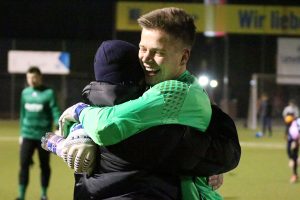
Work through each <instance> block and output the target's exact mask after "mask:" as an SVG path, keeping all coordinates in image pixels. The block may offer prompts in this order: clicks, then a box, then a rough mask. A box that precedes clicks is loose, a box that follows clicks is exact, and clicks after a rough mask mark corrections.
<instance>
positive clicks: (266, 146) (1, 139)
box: [0, 136, 285, 149]
mask: <svg viewBox="0 0 300 200" xmlns="http://www.w3.org/2000/svg"><path fill="white" fill-rule="evenodd" d="M18 139H19V137H17V136H0V142H11V141H18ZM240 144H241V146H242V147H246V148H262V149H285V145H284V144H282V143H271V144H270V143H261V142H240Z"/></svg>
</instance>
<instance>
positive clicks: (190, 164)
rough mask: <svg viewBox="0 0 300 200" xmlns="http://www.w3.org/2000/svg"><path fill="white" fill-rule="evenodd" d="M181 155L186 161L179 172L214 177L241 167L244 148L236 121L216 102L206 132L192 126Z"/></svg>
mask: <svg viewBox="0 0 300 200" xmlns="http://www.w3.org/2000/svg"><path fill="white" fill-rule="evenodd" d="M187 155H189V156H187ZM179 157H180V159H181V161H180V163H182V164H181V166H180V168H179V172H180V173H181V174H186V175H193V176H210V175H214V174H220V173H225V172H228V171H230V170H232V169H234V168H235V167H237V165H238V163H239V161H240V157H241V147H240V144H239V139H238V133H237V130H236V126H235V124H234V122H233V120H232V119H231V118H230V117H229V116H228V115H227V114H226V113H224V112H223V111H222V110H221V109H220V108H218V107H217V106H215V105H212V118H211V122H210V124H209V127H208V129H207V130H206V131H205V134H199V133H198V130H196V129H193V128H188V129H187V131H186V133H185V135H184V139H183V143H182V148H181V150H180V151H179Z"/></svg>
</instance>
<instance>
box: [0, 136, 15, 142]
mask: <svg viewBox="0 0 300 200" xmlns="http://www.w3.org/2000/svg"><path fill="white" fill-rule="evenodd" d="M17 140H19V137H17V136H0V142H11V141H17Z"/></svg>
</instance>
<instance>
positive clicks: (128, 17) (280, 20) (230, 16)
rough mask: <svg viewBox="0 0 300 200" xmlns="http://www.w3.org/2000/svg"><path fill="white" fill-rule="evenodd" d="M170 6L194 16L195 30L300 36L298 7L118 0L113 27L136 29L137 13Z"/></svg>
mask: <svg viewBox="0 0 300 200" xmlns="http://www.w3.org/2000/svg"><path fill="white" fill-rule="evenodd" d="M170 6H173V7H179V8H182V9H184V10H186V12H187V13H189V14H191V15H193V16H194V17H195V24H196V26H197V32H204V31H207V28H209V31H213V32H228V33H237V34H282V35H300V7H296V6H255V5H232V4H231V5H222V4H208V5H203V4H199V3H156V2H118V3H117V12H116V30H117V31H139V30H140V27H139V26H138V24H137V22H136V20H137V18H138V17H139V16H141V15H142V14H145V13H147V12H149V11H151V10H154V9H158V8H163V7H170ZM207 13H209V14H207ZM206 18H213V19H206ZM212 22H213V23H214V24H211V23H212Z"/></svg>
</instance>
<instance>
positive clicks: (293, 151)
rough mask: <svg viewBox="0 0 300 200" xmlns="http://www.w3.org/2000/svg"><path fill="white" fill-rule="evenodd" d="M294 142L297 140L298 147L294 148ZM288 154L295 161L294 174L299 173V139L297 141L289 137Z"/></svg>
mask: <svg viewBox="0 0 300 200" xmlns="http://www.w3.org/2000/svg"><path fill="white" fill-rule="evenodd" d="M292 142H296V148H294V149H292V147H291V146H292ZM287 154H288V157H289V159H291V160H293V161H294V166H293V174H298V173H297V168H298V162H297V160H298V154H299V143H298V141H295V140H293V139H291V138H288V142H287Z"/></svg>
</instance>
